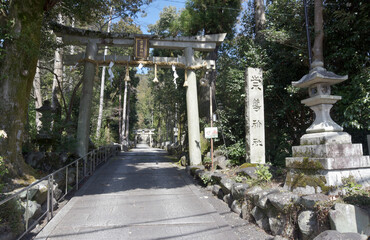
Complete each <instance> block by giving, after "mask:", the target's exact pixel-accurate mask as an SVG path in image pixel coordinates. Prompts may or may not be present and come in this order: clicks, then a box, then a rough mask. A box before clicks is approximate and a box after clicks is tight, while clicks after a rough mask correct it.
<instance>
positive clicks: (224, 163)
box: [213, 155, 229, 169]
mask: <svg viewBox="0 0 370 240" xmlns="http://www.w3.org/2000/svg"><path fill="white" fill-rule="evenodd" d="M213 164H214V165H217V166H218V167H219V168H221V169H226V168H227V167H228V165H229V161H228V160H227V158H226V157H225V156H222V155H221V156H217V157H215V158H214V162H213Z"/></svg>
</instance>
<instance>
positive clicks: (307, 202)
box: [299, 193, 330, 210]
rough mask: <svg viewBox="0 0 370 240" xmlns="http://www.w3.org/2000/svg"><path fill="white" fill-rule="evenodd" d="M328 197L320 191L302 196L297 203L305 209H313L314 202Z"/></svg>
mask: <svg viewBox="0 0 370 240" xmlns="http://www.w3.org/2000/svg"><path fill="white" fill-rule="evenodd" d="M329 200H330V198H329V197H328V196H326V195H325V194H322V193H317V194H311V195H306V196H302V197H301V198H300V200H299V203H300V204H301V205H302V206H304V207H305V208H307V209H311V210H313V209H314V208H315V205H316V203H318V202H326V201H329Z"/></svg>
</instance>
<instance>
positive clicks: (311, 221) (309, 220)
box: [298, 211, 317, 240]
mask: <svg viewBox="0 0 370 240" xmlns="http://www.w3.org/2000/svg"><path fill="white" fill-rule="evenodd" d="M298 227H299V230H300V232H301V234H302V239H304V240H305V239H310V237H311V236H312V234H313V233H314V232H315V229H317V221H316V216H315V213H314V212H313V211H303V212H301V213H300V214H299V215H298Z"/></svg>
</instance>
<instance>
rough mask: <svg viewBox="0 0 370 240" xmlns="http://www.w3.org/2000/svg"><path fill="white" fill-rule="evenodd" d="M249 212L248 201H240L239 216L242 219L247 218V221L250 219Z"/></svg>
mask: <svg viewBox="0 0 370 240" xmlns="http://www.w3.org/2000/svg"><path fill="white" fill-rule="evenodd" d="M251 216H252V215H251V213H250V206H249V203H248V202H245V201H244V202H243V203H242V206H241V214H240V217H241V218H242V219H245V220H247V221H248V222H250V221H251Z"/></svg>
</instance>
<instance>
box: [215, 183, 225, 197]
mask: <svg viewBox="0 0 370 240" xmlns="http://www.w3.org/2000/svg"><path fill="white" fill-rule="evenodd" d="M212 193H213V195H215V196H217V197H218V198H219V199H223V197H224V193H223V191H222V188H221V186H220V185H213V186H212Z"/></svg>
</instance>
